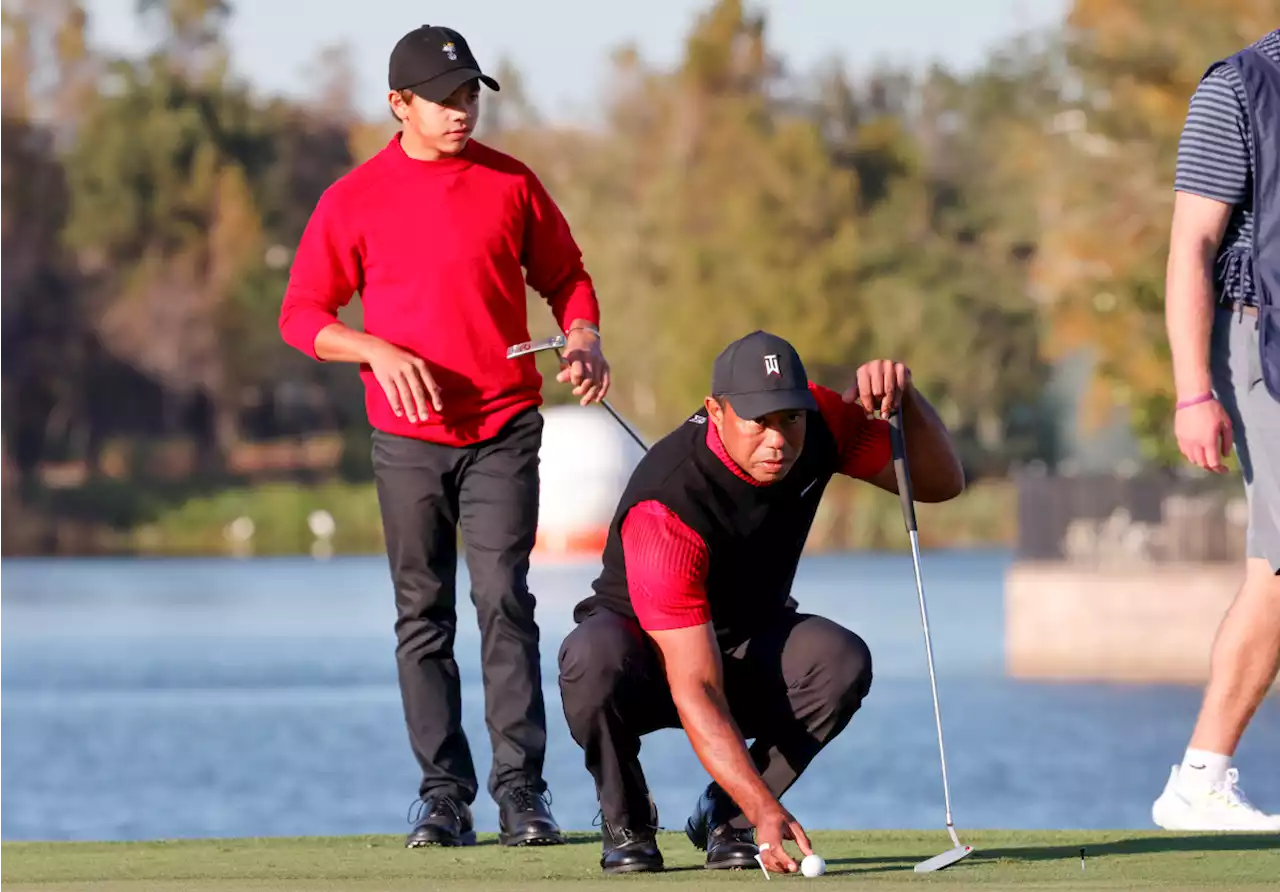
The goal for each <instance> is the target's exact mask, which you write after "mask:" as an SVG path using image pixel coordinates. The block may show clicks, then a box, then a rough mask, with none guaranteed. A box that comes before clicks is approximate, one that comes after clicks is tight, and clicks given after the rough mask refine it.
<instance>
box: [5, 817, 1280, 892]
mask: <svg viewBox="0 0 1280 892" xmlns="http://www.w3.org/2000/svg"><path fill="white" fill-rule="evenodd" d="M961 838H962V840H963V841H964V842H967V843H969V844H970V845H972V846H974V847H975V849H976V851H975V852H974V854H972V855H970V856H969V857H968V858H967V859H965V860H964V861H961V862H960V863H959V864H956V865H954V866H952V867H950V868H948V869H947V870H945V871H941V872H938V873H933V874H917V873H915V872H914V871H913V870H912V868H913V866H914V865H915V864H916V863H917V862H919V861H923V860H924V859H926V858H929V857H931V856H933V855H935V854H937V853H939V852H941V851H944V850H945V849H947V848H949V847H950V840H949V839H948V837H947V836H946V834H945V833H944V832H942V831H931V832H925V833H921V832H912V831H906V832H898V831H877V832H857V833H845V832H830V831H828V832H819V833H815V834H813V843H814V846H815V848H816V849H817V851H818V853H819V854H821V855H822V856H823V857H824V858H826V860H827V874H826V876H823V877H818V878H815V879H812V880H809V879H805V878H803V877H801V876H800V875H798V874H797V875H795V876H777V875H775V876H774V877H773V879H772V882H777V883H785V884H793V883H806V884H807V883H817V884H818V885H817V886H815V887H813V888H817V889H835V888H850V889H859V890H880V889H891V888H896V889H906V888H911V887H913V886H914V887H918V888H925V889H935V890H942V889H969V888H979V889H983V890H1014V889H1020V890H1021V889H1161V890H1192V889H1213V888H1232V889H1258V890H1261V889H1264V888H1268V889H1269V888H1274V885H1273V884H1274V882H1275V879H1276V877H1280V835H1275V834H1271V835H1265V836H1264V835H1244V834H1231V835H1227V834H1223V835H1210V834H1203V835H1200V834H1169V833H1136V832H1134V833H1130V832H1122V831H1109V832H1066V833H1057V832H1003V831H982V832H972V833H964V834H962V836H961ZM661 845H662V849H663V854H664V855H665V857H666V861H667V870H666V872H664V873H661V874H634V875H630V876H619V877H605V876H604V875H603V874H601V872H600V869H599V865H598V858H599V855H600V838H599V836H598V835H597V834H573V835H571V843H570V844H569V845H566V846H560V847H556V848H544V849H507V848H503V847H501V846H499V845H497V844H496V842H495V841H494V840H493V838H492V837H488V838H482V840H481V844H480V845H478V846H476V847H474V848H467V849H415V850H407V849H405V848H403V847H402V838H401V837H398V836H363V837H340V838H324V837H310V838H302V839H226V840H216V839H215V840H175V841H167V842H143V843H5V844H4V845H3V882H4V884H5V885H4V888H5V889H6V890H10V889H32V890H42V892H43V890H52V889H68V890H84V892H88V890H95V892H98V890H101V892H138V890H151V889H166V890H168V889H174V890H191V892H241V890H244V892H248V890H254V892H257V890H287V892H303V890H306V892H313V890H338V889H343V890H346V889H351V890H414V892H426V890H432V889H460V890H481V889H483V890H493V892H538V890H546V892H550V890H552V889H558V888H561V887H568V888H571V889H575V890H588V889H590V890H606V889H608V890H616V889H626V890H633V892H636V890H649V889H660V888H668V887H671V886H686V887H696V888H702V887H705V886H711V885H717V886H720V887H721V888H731V887H739V888H740V887H743V886H745V885H754V887H755V888H760V885H759V884H760V883H763V882H765V878H764V876H763V874H762V873H761V872H760V871H759V870H756V869H752V870H750V871H707V870H703V869H702V866H701V865H702V853H701V852H698V851H696V850H694V849H693V848H692V846H690V845H689V843H688V841H687V840H686V839H685V838H684V836H683V835H682V834H678V833H667V834H664V835H663V836H662V837H661ZM1081 847H1084V849H1085V868H1084V870H1083V871H1082V870H1081V867H1080V849H1081ZM1268 878H1270V879H1268ZM805 888H809V887H808V886H806V887H805Z"/></svg>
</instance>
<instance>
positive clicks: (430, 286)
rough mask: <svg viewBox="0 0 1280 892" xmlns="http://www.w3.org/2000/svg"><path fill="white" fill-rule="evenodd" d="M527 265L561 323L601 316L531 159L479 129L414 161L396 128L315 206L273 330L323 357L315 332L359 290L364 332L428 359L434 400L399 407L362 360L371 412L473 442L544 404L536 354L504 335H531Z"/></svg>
mask: <svg viewBox="0 0 1280 892" xmlns="http://www.w3.org/2000/svg"><path fill="white" fill-rule="evenodd" d="M522 267H523V269H522ZM525 271H527V282H528V284H529V286H530V287H531V288H533V290H534V291H536V292H538V293H539V294H541V295H542V296H543V297H544V298H545V299H546V301H547V303H549V304H550V305H551V309H552V312H553V313H554V314H555V318H556V321H557V322H558V323H559V324H560V327H561V328H562V329H564V328H567V327H568V325H569V323H571V322H572V321H573V320H575V319H585V320H587V321H589V322H592V323H596V324H598V322H599V313H600V310H599V306H598V304H597V302H596V295H595V290H594V288H593V286H592V282H591V278H590V277H589V276H588V275H587V272H586V270H585V269H584V268H583V265H582V254H581V252H580V251H579V249H578V246H577V244H576V243H575V241H574V239H573V236H572V234H571V233H570V231H569V226H568V224H567V223H566V222H565V219H564V217H563V216H562V215H561V213H560V210H559V208H558V207H557V206H556V204H555V202H554V201H553V200H552V198H551V197H550V196H549V195H548V194H547V191H546V189H545V188H544V187H543V185H542V183H541V182H540V181H539V180H538V178H537V176H535V175H534V173H533V172H532V171H531V170H529V168H528V167H526V166H525V165H524V164H522V163H521V162H519V161H517V160H515V159H514V158H511V157H509V156H507V155H504V154H502V153H501V152H498V151H496V150H494V149H491V148H489V147H487V146H485V145H483V144H481V143H478V142H476V141H475V140H472V141H471V142H469V143H468V144H467V146H466V148H465V149H464V150H463V151H462V152H461V154H459V155H458V156H457V157H455V158H448V159H444V160H440V161H415V160H414V159H412V158H410V157H409V156H408V155H406V154H405V153H404V150H403V149H402V148H401V147H400V138H399V134H397V135H396V136H395V137H394V138H392V140H391V141H390V142H389V143H388V144H387V146H386V147H385V148H384V149H382V151H380V152H379V153H378V154H377V155H375V156H373V157H372V158H370V159H369V160H368V161H366V162H364V163H363V164H361V165H359V166H358V167H356V168H355V169H354V170H352V171H351V172H349V173H348V174H346V175H345V176H343V177H342V178H341V179H339V180H338V181H337V182H335V183H334V184H333V185H332V186H330V187H329V188H328V189H327V190H326V191H325V193H324V195H323V196H322V197H321V199H320V201H319V203H318V204H317V205H316V209H315V211H314V213H313V214H312V216H311V219H310V220H309V221H308V223H307V227H306V231H305V232H304V233H303V236H302V240H301V243H300V244H299V245H298V253H297V256H296V257H295V258H294V262H293V268H292V270H291V273H290V277H289V287H288V289H287V290H286V292H285V295H284V302H283V306H282V307H281V310H280V333H281V336H282V337H283V338H284V340H285V341H286V342H287V343H289V344H291V345H292V346H294V347H296V348H297V349H299V350H301V351H302V352H303V353H306V354H307V355H308V356H311V357H312V358H316V359H318V358H319V357H317V356H316V352H315V339H316V335H317V334H318V333H319V332H320V330H321V329H322V328H324V327H325V326H327V325H330V324H331V323H333V322H336V321H337V318H338V316H337V312H338V309H339V308H340V307H342V306H344V305H346V304H347V303H348V302H349V301H350V300H351V298H352V296H353V295H354V294H355V293H357V292H359V294H360V300H361V303H362V304H363V307H364V330H365V331H366V332H368V333H369V334H371V335H375V336H377V337H379V338H382V339H383V340H386V341H389V342H391V343H392V344H395V345H397V346H399V347H401V348H403V349H405V350H408V351H410V352H411V353H414V354H416V355H418V356H420V357H422V358H423V359H424V360H426V362H427V364H428V366H429V368H430V370H431V373H432V375H433V376H434V377H435V380H436V382H437V383H438V384H439V385H440V388H441V391H442V397H441V402H442V403H443V411H442V412H441V413H436V412H435V411H434V410H432V411H429V413H428V414H429V416H430V417H429V418H428V420H427V421H426V422H418V423H414V422H411V421H409V420H408V419H407V418H404V417H401V418H397V417H396V416H395V414H394V413H393V412H392V411H391V406H390V404H389V403H388V402H387V397H386V395H385V394H384V393H383V390H382V387H381V385H379V384H378V382H377V380H376V379H375V378H374V376H373V373H372V371H371V370H370V369H369V367H368V366H366V365H362V366H361V367H360V376H361V378H363V380H364V384H365V407H366V410H367V412H368V417H369V423H370V424H371V425H373V427H375V428H378V429H380V430H384V431H388V432H390V433H393V434H400V435H402V436H406V437H417V438H419V439H423V440H431V441H434V442H438V443H445V444H449V445H463V444H467V443H474V442H477V441H479V440H484V439H487V438H489V437H491V436H493V435H494V434H495V433H497V432H498V430H499V429H500V428H501V427H502V425H503V424H505V423H506V422H507V421H508V420H509V419H510V418H511V417H512V416H513V415H515V414H516V413H518V412H520V411H521V410H523V409H525V408H527V407H529V406H535V405H540V404H541V402H542V398H541V387H542V376H541V375H540V374H539V372H538V369H537V366H536V364H535V361H534V358H533V356H532V355H526V356H524V357H521V358H519V359H507V347H509V346H510V345H512V344H517V343H520V342H521V341H527V340H529V338H530V335H529V329H528V320H527V311H526V303H525V282H526V277H525Z"/></svg>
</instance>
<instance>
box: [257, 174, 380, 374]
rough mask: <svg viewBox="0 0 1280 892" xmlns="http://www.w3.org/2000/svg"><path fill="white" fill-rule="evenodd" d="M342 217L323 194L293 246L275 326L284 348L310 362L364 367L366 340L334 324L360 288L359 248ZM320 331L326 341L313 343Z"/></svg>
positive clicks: (332, 197)
mask: <svg viewBox="0 0 1280 892" xmlns="http://www.w3.org/2000/svg"><path fill="white" fill-rule="evenodd" d="M344 218H345V214H344V212H343V209H342V207H341V206H340V198H339V196H338V194H337V193H336V192H334V191H333V190H332V189H330V190H328V191H326V192H325V193H324V194H323V195H322V196H321V197H320V201H319V202H318V203H317V204H316V207H315V210H314V211H313V212H312V214H311V218H310V219H309V220H308V221H307V225H306V228H305V229H304V230H303V232H302V238H301V240H300V241H299V242H298V251H297V253H296V254H295V256H294V259H293V265H292V267H291V268H290V270H289V283H288V285H287V286H286V288H285V292H284V300H283V301H282V302H281V305H280V318H279V321H278V324H279V328H280V335H281V337H282V338H283V339H284V341H285V343H287V344H289V345H290V346H291V347H294V348H295V349H297V350H300V351H301V352H303V353H305V354H306V355H307V356H310V357H311V358H312V359H316V360H321V361H328V360H336V361H340V362H365V361H366V359H365V351H366V350H367V348H368V346H369V342H370V336H368V335H362V334H361V333H359V332H355V331H353V330H352V329H350V328H348V327H347V326H346V325H344V324H343V323H341V322H339V321H338V310H339V309H341V308H342V307H345V306H346V305H347V304H348V303H350V302H351V298H352V297H354V296H355V293H356V292H357V291H359V290H360V289H361V287H362V286H363V283H364V272H363V267H362V265H361V261H360V249H359V244H358V243H357V241H356V239H355V237H354V236H353V235H352V234H351V232H350V231H349V229H348V227H347V226H346V225H345V220H344ZM331 329H332V330H333V331H331ZM334 331H341V332H345V333H346V334H337V335H335V334H334ZM322 332H324V333H325V335H326V337H325V341H324V342H323V343H317V341H318V340H319V336H320V334H321V333H322ZM352 335H359V336H358V337H351V336H352ZM373 340H376V339H373Z"/></svg>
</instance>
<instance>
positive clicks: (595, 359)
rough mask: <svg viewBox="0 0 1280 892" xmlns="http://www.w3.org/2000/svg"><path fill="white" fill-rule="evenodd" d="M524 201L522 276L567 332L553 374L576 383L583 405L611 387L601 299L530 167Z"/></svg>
mask: <svg viewBox="0 0 1280 892" xmlns="http://www.w3.org/2000/svg"><path fill="white" fill-rule="evenodd" d="M526 181H527V183H528V201H527V204H526V209H525V214H526V217H525V239H524V247H523V250H522V254H521V258H520V262H521V264H522V265H523V266H524V268H525V270H526V274H525V281H527V282H528V283H529V287H530V288H532V289H533V290H534V291H536V292H538V294H540V295H542V297H543V299H545V300H546V302H547V304H548V305H549V306H550V307H551V312H552V315H554V316H555V320H556V324H558V325H559V326H560V328H561V330H562V331H564V332H565V334H566V337H565V349H564V368H562V369H561V371H560V373H559V374H558V375H556V380H557V381H559V382H561V383H565V382H569V383H572V384H573V385H574V390H573V393H574V395H575V396H578V397H581V402H582V404H583V405H586V404H587V403H589V402H591V401H592V400H602V399H604V397H605V394H607V393H608V392H609V383H610V370H609V363H608V361H607V360H606V359H605V358H604V352H603V349H602V345H601V343H600V304H599V301H598V300H597V299H596V291H595V285H594V283H593V282H592V281H591V276H590V275H589V274H588V273H587V270H586V267H585V266H584V265H583V263H582V251H581V249H580V248H579V247H578V243H577V241H575V240H574V237H573V233H572V232H571V231H570V229H569V223H568V221H567V220H565V218H564V214H563V213H562V212H561V211H560V208H559V206H557V205H556V202H555V200H554V199H553V198H552V197H551V195H550V193H548V192H547V190H546V187H545V186H543V184H542V181H541V180H539V179H538V177H537V175H536V174H534V173H533V171H528V172H527V173H526Z"/></svg>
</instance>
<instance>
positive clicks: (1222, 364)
mask: <svg viewBox="0 0 1280 892" xmlns="http://www.w3.org/2000/svg"><path fill="white" fill-rule="evenodd" d="M1209 355H1210V367H1211V370H1212V373H1213V389H1214V391H1215V392H1216V393H1217V396H1218V400H1219V402H1221V403H1222V407H1223V408H1224V409H1226V411H1227V415H1228V416H1229V417H1230V418H1231V424H1232V427H1233V428H1234V430H1233V435H1234V436H1233V438H1234V441H1235V447H1234V448H1235V450H1236V454H1237V455H1238V457H1239V461H1240V469H1241V471H1242V472H1243V476H1244V491H1245V497H1246V499H1247V501H1248V505H1249V529H1248V535H1247V543H1248V546H1247V552H1248V556H1249V557H1253V558H1266V559H1267V561H1268V562H1270V564H1271V569H1273V570H1275V571H1276V572H1277V573H1280V403H1278V402H1276V401H1275V400H1274V399H1272V397H1271V394H1270V393H1268V392H1267V388H1266V385H1265V384H1263V383H1262V368H1261V360H1260V358H1259V353H1258V317H1257V316H1256V315H1249V314H1248V313H1245V312H1242V311H1240V310H1229V309H1226V308H1225V307H1220V308H1219V309H1218V311H1217V315H1216V316H1215V317H1214V321H1213V339H1212V342H1211V347H1210V354H1209Z"/></svg>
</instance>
